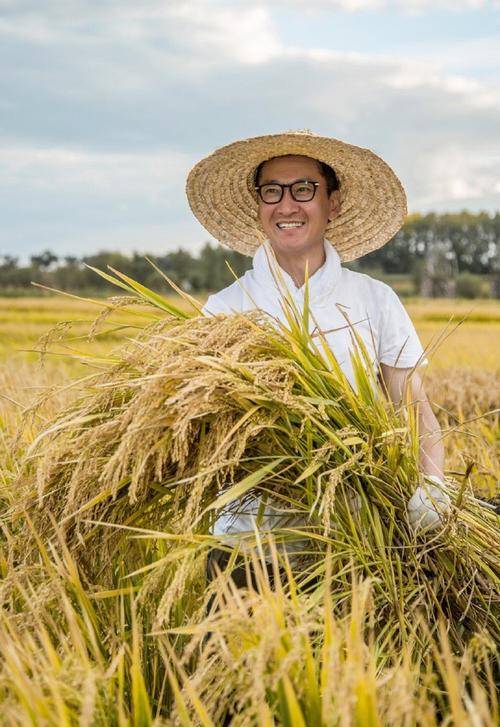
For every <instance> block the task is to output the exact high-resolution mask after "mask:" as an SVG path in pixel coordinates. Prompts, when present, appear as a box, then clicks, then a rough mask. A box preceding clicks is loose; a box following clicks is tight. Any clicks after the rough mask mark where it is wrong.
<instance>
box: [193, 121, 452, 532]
mask: <svg viewBox="0 0 500 727" xmlns="http://www.w3.org/2000/svg"><path fill="white" fill-rule="evenodd" d="M187 194H188V199H189V202H190V205H191V209H192V210H193V212H194V214H195V215H196V217H197V218H198V219H199V220H200V222H201V223H202V224H203V225H204V226H205V227H206V229H207V230H208V231H209V232H210V233H211V234H212V235H213V236H214V237H216V238H217V239H218V240H220V241H221V242H224V243H225V244H227V245H228V246H230V247H232V248H233V249H236V250H239V251H241V252H244V253H246V254H252V255H253V269H252V270H250V271H249V272H247V273H246V274H245V275H244V276H243V277H242V278H240V279H239V280H237V281H236V282H235V283H233V284H232V285H230V286H228V287H227V288H225V289H224V290H222V291H220V292H219V293H217V294H215V295H212V296H210V297H209V299H208V300H207V303H206V305H205V307H204V312H205V313H206V314H207V315H210V314H212V315H216V314H219V313H227V314H230V313H231V312H235V311H240V312H242V311H247V310H252V309H255V308H260V309H261V310H263V311H266V312H267V313H268V314H269V315H271V316H273V317H274V318H275V319H277V320H281V321H283V322H285V321H286V316H285V310H284V307H283V298H284V297H285V296H286V295H289V296H291V298H292V299H293V301H294V302H295V304H296V305H297V307H298V309H299V310H300V309H302V307H303V305H304V293H305V280H306V271H307V275H308V278H309V279H308V290H309V305H310V310H311V313H312V319H313V320H314V325H316V324H317V325H318V326H319V328H320V329H321V332H322V333H323V335H324V336H325V338H326V340H327V343H328V345H329V346H330V347H331V349H332V351H333V353H334V354H335V357H336V359H337V361H338V363H339V364H340V366H341V368H342V369H343V371H344V373H345V374H346V376H347V378H348V379H349V381H350V382H351V384H352V385H353V386H354V387H355V377H354V372H353V368H352V361H351V356H350V353H351V352H352V350H353V348H354V347H355V345H356V344H355V337H359V338H360V339H361V340H362V342H363V344H364V347H365V349H366V350H367V351H368V354H369V356H370V357H371V359H372V362H373V365H374V367H375V368H376V369H378V372H379V376H380V379H381V381H382V382H383V384H384V386H385V389H386V391H387V394H388V396H390V398H391V399H392V401H393V402H395V403H396V404H398V403H400V402H401V400H402V398H403V396H405V392H406V391H407V389H409V391H410V396H411V399H412V401H413V402H414V403H415V405H416V406H417V411H418V423H419V435H420V471H421V474H422V481H421V482H420V483H415V488H414V492H413V493H412V494H411V497H410V499H409V502H408V515H409V521H410V524H411V525H412V527H413V528H414V529H415V530H420V529H425V530H432V529H435V528H437V527H439V526H440V525H441V523H442V519H443V516H444V515H445V513H446V512H447V510H448V509H449V498H448V496H447V495H446V493H445V492H443V491H442V489H441V487H440V484H441V483H442V480H443V474H444V473H443V470H444V449H443V444H442V439H441V432H440V429H439V425H438V422H437V420H436V418H435V416H434V414H433V412H432V409H431V406H430V404H429V402H428V400H427V397H426V395H425V392H424V388H423V385H422V380H421V378H420V376H419V375H418V373H417V372H416V367H417V366H418V365H419V364H422V363H426V361H422V357H423V349H422V346H421V344H420V341H419V339H418V336H417V334H416V332H415V329H414V326H413V324H412V322H411V320H410V318H409V317H408V315H407V313H406V311H405V310H404V308H403V306H402V305H401V303H400V301H399V299H398V297H397V296H396V295H395V293H394V292H393V291H392V290H391V288H389V287H388V286H387V285H385V284H384V283H382V282H380V281H377V280H374V279H372V278H370V277H369V276H367V275H362V274H360V273H356V272H353V271H351V270H348V269H347V268H343V267H342V266H341V264H340V263H341V260H344V261H348V260H354V259H355V258H358V257H360V256H361V255H364V254H366V253H367V252H370V251H371V250H374V249H376V248H378V247H381V246H382V245H383V244H385V243H386V242H388V241H389V240H390V239H391V238H392V237H393V236H394V234H395V233H396V232H397V231H398V229H399V228H400V227H401V225H402V224H403V221H404V215H405V214H406V197H405V193H404V190H403V188H402V186H401V183H400V182H399V180H398V179H397V177H396V175H395V174H394V172H393V171H392V169H390V167H389V166H388V165H387V164H386V163H385V162H384V161H383V160H382V159H380V158H379V157H377V156H376V155H375V154H373V152H371V151H369V150H367V149H361V148H359V147H355V146H352V145H350V144H346V143H345V142H341V141H339V140H336V139H330V138H328V137H320V136H317V135H315V134H312V133H310V132H287V133H285V134H275V135H270V136H264V137H255V138H253V139H246V140H243V141H239V142H235V143H234V144H230V145H229V146H227V147H223V148H221V149H219V150H217V151H216V152H214V153H213V154H212V155H210V156H209V157H207V158H205V159H203V160H202V161H201V162H199V163H198V164H197V165H196V166H195V167H194V169H193V170H192V171H191V173H190V175H189V177H188V182H187ZM311 325H312V324H311ZM314 325H312V330H311V334H312V335H314V333H315V331H314ZM353 332H355V336H353ZM424 478H425V479H424ZM257 505H258V503H256V506H257ZM254 512H256V508H254V510H253V511H251V512H250V515H252V514H253V513H254ZM273 522H274V520H273V517H272V516H271V515H267V520H265V525H267V526H268V527H272V526H273ZM250 524H251V518H249V517H245V516H240V517H238V518H234V517H231V514H230V513H228V514H226V515H224V516H222V517H221V518H220V519H219V521H218V522H217V524H216V529H215V532H219V533H221V532H224V533H230V532H232V533H235V532H241V531H244V530H247V529H249V527H250Z"/></svg>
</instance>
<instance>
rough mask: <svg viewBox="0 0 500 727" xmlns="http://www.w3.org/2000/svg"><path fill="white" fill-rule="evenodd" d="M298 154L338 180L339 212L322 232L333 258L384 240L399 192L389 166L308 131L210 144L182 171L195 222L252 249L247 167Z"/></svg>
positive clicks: (400, 211)
mask: <svg viewBox="0 0 500 727" xmlns="http://www.w3.org/2000/svg"><path fill="white" fill-rule="evenodd" d="M288 154H302V155H304V156H308V157H312V158H313V159H319V160H320V161H322V162H326V164H329V165H330V166H331V167H332V168H333V169H334V170H335V172H336V174H337V178H338V180H339V182H340V196H341V204H340V213H339V215H338V216H337V217H335V218H334V219H333V220H332V221H331V222H329V223H328V225H327V227H326V230H325V238H326V239H327V240H329V241H330V242H331V243H332V244H333V245H334V247H335V249H336V250H337V252H338V253H339V255H340V258H341V260H343V261H348V260H355V259H356V258H358V257H361V256H362V255H366V253H368V252H371V251H372V250H376V249H377V248H379V247H382V245H385V243H386V242H388V241H389V240H390V239H391V238H392V237H393V236H394V235H395V234H396V232H397V231H398V230H399V229H400V228H401V226H402V224H403V222H404V217H405V214H406V195H405V192H404V189H403V187H402V185H401V182H400V181H399V179H398V178H397V177H396V175H395V174H394V172H393V171H392V169H391V168H390V167H389V165H388V164H386V163H385V162H384V161H383V160H382V159H381V158H380V157H378V156H377V155H376V154H374V153H373V152H372V151H370V150H369V149H363V148H361V147H359V146H353V145H352V144H347V143H346V142H344V141H339V140H338V139H331V138H329V137H326V136H319V135H317V134H314V133H313V132H311V131H308V130H305V131H287V132H285V133H283V134H270V135H268V136H256V137H253V138H251V139H243V140H242V141H236V142H234V143H233V144H228V145H227V146H223V147H221V148H220V149H216V151H214V152H213V154H210V155H209V156H207V157H205V159H202V160H201V161H200V162H198V164H196V165H195V166H194V167H193V169H192V170H191V171H190V173H189V176H188V179H187V184H186V193H187V197H188V200H189V205H190V207H191V209H192V211H193V213H194V215H195V216H196V217H197V218H198V220H199V221H200V222H201V224H202V225H203V226H204V227H205V229H206V230H208V232H209V233H210V234H211V235H212V236H213V237H215V239H216V240H219V242H222V243H224V244H225V245H227V246H228V247H231V248H233V250H237V251H238V252H241V253H244V254H245V255H253V254H254V253H255V252H256V250H257V248H258V247H259V245H260V244H261V243H262V242H263V241H264V240H265V239H266V236H265V234H264V231H263V230H262V227H261V225H260V223H259V219H258V201H257V200H258V198H257V193H256V191H255V189H254V185H255V180H254V173H255V170H256V168H257V167H258V165H259V164H260V163H261V162H263V161H265V160H267V159H271V158H272V157H276V156H284V155H288Z"/></svg>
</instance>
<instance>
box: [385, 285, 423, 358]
mask: <svg viewBox="0 0 500 727" xmlns="http://www.w3.org/2000/svg"><path fill="white" fill-rule="evenodd" d="M378 360H379V362H380V363H384V364H387V366H394V367H395V368H402V369H403V368H413V367H414V366H417V365H418V366H423V365H427V364H428V359H427V358H425V356H424V349H423V347H422V344H421V343H420V339H419V337H418V334H417V332H416V330H415V326H414V325H413V322H412V320H411V318H410V316H409V315H408V313H407V312H406V309H405V308H404V306H403V304H402V303H401V301H400V300H399V298H398V296H397V295H396V293H395V292H394V291H393V290H392V288H389V286H387V288H386V298H385V305H383V306H382V316H381V320H380V334H379V345H378Z"/></svg>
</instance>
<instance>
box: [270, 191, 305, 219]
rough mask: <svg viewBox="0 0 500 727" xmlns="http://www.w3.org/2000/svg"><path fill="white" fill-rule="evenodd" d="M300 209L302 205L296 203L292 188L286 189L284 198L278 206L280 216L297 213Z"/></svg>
mask: <svg viewBox="0 0 500 727" xmlns="http://www.w3.org/2000/svg"><path fill="white" fill-rule="evenodd" d="M299 208H300V203H299V202H296V201H295V200H294V198H293V197H292V191H291V189H290V187H285V189H284V190H283V197H282V198H281V200H280V201H279V202H278V204H277V205H276V211H277V212H279V213H280V214H289V213H290V212H295V211H297V210H298V209H299Z"/></svg>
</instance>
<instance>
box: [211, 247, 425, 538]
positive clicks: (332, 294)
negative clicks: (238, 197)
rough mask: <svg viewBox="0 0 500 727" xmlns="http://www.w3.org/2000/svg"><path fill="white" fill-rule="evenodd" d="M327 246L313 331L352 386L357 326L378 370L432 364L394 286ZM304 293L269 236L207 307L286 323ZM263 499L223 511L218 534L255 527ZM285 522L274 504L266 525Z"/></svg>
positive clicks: (313, 293) (316, 287)
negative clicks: (285, 303) (344, 261)
mask: <svg viewBox="0 0 500 727" xmlns="http://www.w3.org/2000/svg"><path fill="white" fill-rule="evenodd" d="M324 245H325V255H326V260H325V262H324V264H323V265H322V266H321V267H320V268H319V269H318V270H317V271H316V272H315V273H314V275H312V276H311V277H310V278H309V308H310V311H311V314H312V315H311V317H310V333H311V334H312V335H313V336H314V332H315V326H316V324H317V326H318V327H319V328H320V329H321V331H322V332H323V334H324V336H325V339H326V341H327V343H328V345H329V347H330V348H331V350H332V351H333V353H334V355H335V358H336V360H337V361H338V363H339V365H340V366H341V368H342V370H343V371H344V373H345V375H346V377H347V378H348V380H349V381H350V383H351V384H352V386H353V387H355V381H354V372H353V368H352V363H351V357H350V353H351V352H352V350H353V348H354V347H355V346H356V344H355V340H354V337H353V335H352V329H354V330H355V331H356V333H357V334H358V335H359V336H360V338H361V339H362V341H363V343H364V345H365V347H366V351H367V352H368V355H369V357H370V358H371V360H372V363H373V365H374V368H375V370H376V369H377V368H378V364H380V363H383V364H387V365H388V366H394V367H397V368H413V367H414V366H416V365H419V364H425V363H427V361H426V360H425V359H424V358H423V348H422V345H421V343H420V340H419V338H418V335H417V333H416V331H415V327H414V325H413V323H412V321H411V319H410V317H409V315H408V313H407V312H406V310H405V309H404V307H403V305H402V303H401V301H400V300H399V298H398V296H397V295H396V293H395V292H394V291H393V290H392V288H390V287H389V286H388V285H386V284H385V283H382V282H381V281H380V280H375V279H374V278H371V277H370V276H369V275H364V274H363V273H357V272H354V271H352V270H349V269H347V268H344V267H342V265H341V264H340V258H339V255H338V253H337V252H336V250H335V248H334V247H333V246H332V245H331V244H330V243H329V242H327V241H325V242H324ZM304 292H305V286H302V287H301V288H300V289H297V288H296V286H295V283H294V282H293V280H292V278H291V276H290V275H289V274H288V273H287V272H286V271H285V270H283V269H282V268H281V267H280V266H279V265H278V263H277V261H276V256H275V255H274V251H273V249H272V246H271V244H270V242H269V241H266V242H265V243H263V244H262V245H261V246H260V247H259V249H258V250H257V252H256V253H255V255H254V258H253V268H252V269H251V270H249V271H247V272H246V273H245V274H244V275H243V276H242V277H241V278H239V279H238V280H237V281H235V282H234V283H232V284H231V285H229V286H228V287H227V288H224V289H223V290H221V291H219V292H218V293H216V294H215V295H211V296H209V298H208V300H207V302H206V303H205V306H204V308H203V312H204V314H205V315H210V314H213V315H217V314H219V313H226V314H230V313H233V312H245V311H250V310H254V309H256V308H258V309H260V310H262V311H265V312H266V313H268V314H270V315H271V316H273V317H274V318H276V319H278V320H279V321H282V322H283V323H284V324H285V325H286V317H285V314H284V310H283V307H282V303H281V301H282V300H283V294H287V295H290V296H291V297H292V298H293V300H294V302H295V303H296V304H297V306H298V309H299V310H300V311H301V310H302V308H303V302H304ZM346 316H347V318H348V322H347V321H346ZM313 319H314V320H313ZM271 320H272V319H271ZM317 340H318V339H317ZM318 343H319V340H318ZM320 348H321V347H320ZM259 502H260V501H259V499H258V498H256V500H255V502H254V504H253V505H250V506H249V507H248V508H246V510H245V513H239V514H238V515H236V516H235V514H234V513H233V512H232V511H231V512H228V513H226V514H223V515H221V516H220V517H219V519H218V520H217V522H216V524H215V528H214V533H215V534H220V533H236V532H241V531H243V530H252V529H253V524H252V521H253V517H254V516H255V514H256V512H257V508H258V506H259ZM235 507H236V506H235ZM279 524H283V520H282V517H280V516H279V514H276V513H275V512H273V511H272V509H271V508H269V506H268V507H267V509H266V511H265V516H264V519H263V521H262V523H261V525H260V527H261V528H264V529H268V528H272V527H277V526H278V525H279Z"/></svg>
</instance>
